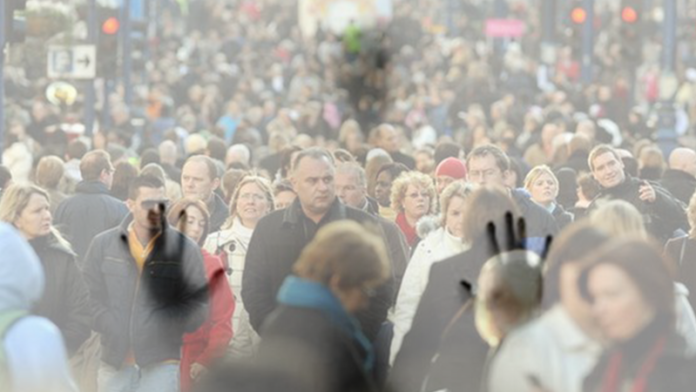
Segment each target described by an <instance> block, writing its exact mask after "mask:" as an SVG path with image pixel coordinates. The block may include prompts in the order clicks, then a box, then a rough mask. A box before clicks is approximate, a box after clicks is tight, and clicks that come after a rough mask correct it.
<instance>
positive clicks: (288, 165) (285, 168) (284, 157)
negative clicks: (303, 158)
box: [280, 146, 302, 178]
mask: <svg viewBox="0 0 696 392" xmlns="http://www.w3.org/2000/svg"><path fill="white" fill-rule="evenodd" d="M300 151H302V147H299V146H288V147H285V148H283V149H282V150H280V177H281V178H288V176H289V175H290V172H291V171H292V155H293V154H294V153H296V152H300Z"/></svg>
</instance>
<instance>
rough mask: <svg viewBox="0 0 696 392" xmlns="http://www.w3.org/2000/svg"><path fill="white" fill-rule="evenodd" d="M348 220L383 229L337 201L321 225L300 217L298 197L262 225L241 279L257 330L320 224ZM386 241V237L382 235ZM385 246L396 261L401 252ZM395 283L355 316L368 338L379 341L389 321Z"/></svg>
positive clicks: (250, 244) (258, 225)
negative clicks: (383, 323) (388, 313)
mask: <svg viewBox="0 0 696 392" xmlns="http://www.w3.org/2000/svg"><path fill="white" fill-rule="evenodd" d="M344 219H348V220H353V221H358V222H361V223H365V224H372V225H373V227H374V228H376V229H377V230H379V225H378V223H377V220H376V219H375V218H374V217H373V216H371V215H370V214H367V213H365V212H363V211H360V210H357V209H354V208H351V207H348V206H345V205H344V204H342V203H341V202H340V201H339V200H338V198H336V199H335V200H334V202H333V204H332V205H331V207H330V209H329V211H328V212H327V213H326V215H325V216H324V218H323V219H322V220H321V221H320V222H319V224H318V225H317V224H315V223H314V222H313V221H311V220H309V219H308V218H307V217H306V216H305V215H304V214H303V213H302V207H301V205H300V201H299V199H296V200H295V202H294V203H293V204H292V205H291V206H290V207H288V208H286V209H283V210H279V211H274V212H272V213H270V214H269V215H266V216H265V217H264V218H262V219H261V221H259V223H258V224H257V226H256V229H255V230H254V234H253V235H252V237H251V241H250V242H249V249H248V251H247V255H246V260H245V264H244V277H243V280H242V300H243V301H244V306H245V308H246V310H247V311H248V312H249V320H250V321H251V325H252V326H253V327H254V329H255V330H256V331H259V330H260V328H261V324H262V323H263V321H264V320H265V319H266V317H267V316H268V315H269V314H270V313H271V312H272V311H273V309H275V307H276V301H275V296H276V294H277V292H278V289H279V288H280V286H281V284H282V283H283V281H284V279H285V277H287V276H288V275H290V273H291V271H292V267H293V265H294V264H295V262H296V261H297V259H298V258H299V256H300V253H301V252H302V249H304V247H305V245H307V244H308V243H309V242H310V241H311V240H312V238H314V235H315V234H316V232H317V231H318V230H319V229H320V228H321V227H322V226H324V225H326V224H328V223H330V222H335V221H338V220H344ZM382 238H385V236H384V234H382ZM386 242H387V241H386V240H385V246H386V247H387V249H389V252H390V260H394V258H395V257H394V256H393V255H392V254H391V251H392V250H398V249H399V247H398V246H396V247H395V246H392V244H389V243H386ZM402 257H403V256H402ZM392 264H393V262H392ZM393 285H394V282H393V279H390V281H389V282H387V283H385V284H384V285H382V286H381V287H380V288H379V289H378V290H377V294H376V295H375V297H373V298H372V299H371V301H370V305H369V307H368V308H367V309H366V310H364V311H362V312H360V313H359V314H358V315H357V318H358V320H360V323H361V325H362V327H363V331H364V332H365V335H367V337H368V338H369V339H370V340H374V339H375V338H376V337H377V333H378V331H379V329H380V326H381V325H382V322H383V321H384V320H385V319H386V316H387V309H389V307H391V305H392V302H393V298H394V294H393ZM261 337H262V338H263V336H261Z"/></svg>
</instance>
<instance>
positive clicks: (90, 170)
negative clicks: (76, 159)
mask: <svg viewBox="0 0 696 392" xmlns="http://www.w3.org/2000/svg"><path fill="white" fill-rule="evenodd" d="M111 169H112V167H111V158H110V157H109V154H107V153H106V151H104V150H94V151H90V152H88V153H87V154H85V156H84V157H82V161H81V162H80V173H81V174H82V179H83V180H86V181H94V180H98V179H99V176H101V174H102V172H103V171H104V170H111Z"/></svg>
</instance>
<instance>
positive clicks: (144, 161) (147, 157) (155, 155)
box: [140, 148, 161, 170]
mask: <svg viewBox="0 0 696 392" xmlns="http://www.w3.org/2000/svg"><path fill="white" fill-rule="evenodd" d="M160 162H161V160H160V154H159V151H157V150H156V149H154V148H148V149H147V150H145V151H143V153H142V154H140V170H142V169H143V168H144V167H145V166H147V165H149V164H151V163H156V164H158V165H159V164H160Z"/></svg>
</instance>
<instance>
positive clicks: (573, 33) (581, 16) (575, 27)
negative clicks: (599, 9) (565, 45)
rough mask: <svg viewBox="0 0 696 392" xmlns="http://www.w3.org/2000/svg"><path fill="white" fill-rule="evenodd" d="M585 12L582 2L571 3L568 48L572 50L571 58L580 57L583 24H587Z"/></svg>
mask: <svg viewBox="0 0 696 392" xmlns="http://www.w3.org/2000/svg"><path fill="white" fill-rule="evenodd" d="M587 16H588V15H587V10H586V9H585V5H584V4H583V1H582V0H575V1H573V3H572V5H571V7H570V14H569V20H570V36H569V37H568V38H569V40H570V47H571V48H572V50H573V57H575V58H580V56H581V55H582V36H583V29H584V27H585V23H586V22H587Z"/></svg>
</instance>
